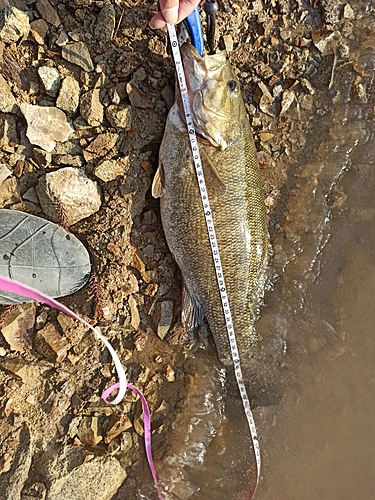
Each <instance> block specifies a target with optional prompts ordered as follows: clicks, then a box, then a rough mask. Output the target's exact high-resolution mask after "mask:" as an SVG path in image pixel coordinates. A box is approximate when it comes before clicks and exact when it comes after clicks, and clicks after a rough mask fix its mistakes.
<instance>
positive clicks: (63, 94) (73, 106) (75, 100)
mask: <svg viewBox="0 0 375 500" xmlns="http://www.w3.org/2000/svg"><path fill="white" fill-rule="evenodd" d="M79 93H80V87H79V83H78V82H77V80H76V79H75V78H73V77H72V76H67V77H66V78H64V80H63V82H62V85H61V89H60V92H59V96H58V98H57V100H56V106H57V107H58V108H60V109H62V110H64V111H66V112H67V113H75V112H76V111H77V108H78V104H79Z"/></svg>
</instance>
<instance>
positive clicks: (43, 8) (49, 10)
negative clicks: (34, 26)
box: [36, 0, 61, 28]
mask: <svg viewBox="0 0 375 500" xmlns="http://www.w3.org/2000/svg"><path fill="white" fill-rule="evenodd" d="M36 7H37V9H38V11H39V14H40V15H41V16H42V18H43V19H45V20H46V21H47V22H48V23H50V24H52V25H53V26H55V28H57V26H59V25H60V24H61V21H60V18H59V15H58V14H57V12H56V10H55V9H54V8H53V7H52V5H51V4H50V3H49V1H48V0H38V2H37V4H36Z"/></svg>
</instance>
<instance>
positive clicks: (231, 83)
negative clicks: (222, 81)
mask: <svg viewBox="0 0 375 500" xmlns="http://www.w3.org/2000/svg"><path fill="white" fill-rule="evenodd" d="M236 88H237V83H236V82H235V81H234V80H230V81H229V82H228V89H229V90H230V91H231V92H234V91H235V90H236Z"/></svg>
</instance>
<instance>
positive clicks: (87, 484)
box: [3, 457, 126, 500]
mask: <svg viewBox="0 0 375 500" xmlns="http://www.w3.org/2000/svg"><path fill="white" fill-rule="evenodd" d="M125 478H126V472H125V470H124V468H123V467H122V466H121V465H120V463H119V462H118V461H117V460H116V459H115V458H113V457H104V458H103V457H97V458H94V459H93V460H91V461H90V462H85V463H83V464H81V465H79V466H78V467H74V465H73V464H72V465H71V467H70V472H69V473H68V474H67V475H65V476H63V477H61V478H59V479H56V480H55V481H54V482H53V483H52V485H51V487H50V489H49V492H48V497H47V498H48V500H67V499H73V498H74V500H110V499H111V498H112V497H113V495H114V494H115V493H116V491H117V490H118V488H119V487H120V486H121V484H122V482H123V481H124V479H125ZM3 498H5V497H3Z"/></svg>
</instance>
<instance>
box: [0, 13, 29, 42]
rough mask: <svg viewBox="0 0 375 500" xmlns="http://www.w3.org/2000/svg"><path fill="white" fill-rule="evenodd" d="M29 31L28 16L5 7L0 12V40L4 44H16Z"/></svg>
mask: <svg viewBox="0 0 375 500" xmlns="http://www.w3.org/2000/svg"><path fill="white" fill-rule="evenodd" d="M29 31H30V23H29V16H28V15H27V14H26V13H25V12H22V10H19V9H17V8H16V7H11V6H10V5H7V6H5V7H3V8H2V9H1V10H0V39H1V40H3V42H5V43H14V42H18V40H19V39H20V38H21V37H26V36H27V35H28V33H29Z"/></svg>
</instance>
